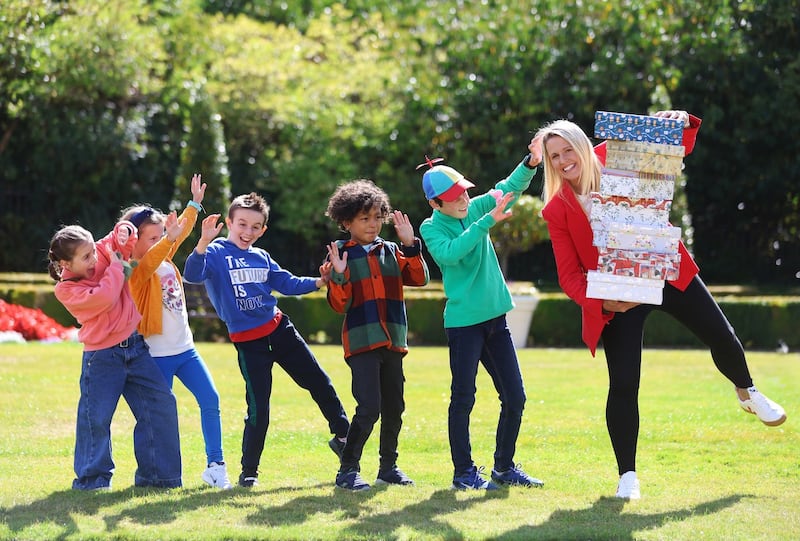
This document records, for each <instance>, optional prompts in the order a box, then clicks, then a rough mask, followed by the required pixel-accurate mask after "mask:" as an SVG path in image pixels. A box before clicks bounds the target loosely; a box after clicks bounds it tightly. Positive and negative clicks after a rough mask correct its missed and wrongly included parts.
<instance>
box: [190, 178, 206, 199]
mask: <svg viewBox="0 0 800 541" xmlns="http://www.w3.org/2000/svg"><path fill="white" fill-rule="evenodd" d="M202 178H203V177H202V175H200V174H198V173H195V174H194V175H192V184H191V188H192V201H194V202H195V203H197V204H198V205H199V204H200V203H202V202H203V197H205V195H206V183H205V182H203V183H201V179H202Z"/></svg>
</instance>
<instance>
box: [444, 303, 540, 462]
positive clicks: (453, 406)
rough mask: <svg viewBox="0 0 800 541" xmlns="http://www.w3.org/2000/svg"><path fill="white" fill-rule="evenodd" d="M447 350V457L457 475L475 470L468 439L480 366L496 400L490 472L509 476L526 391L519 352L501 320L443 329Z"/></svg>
mask: <svg viewBox="0 0 800 541" xmlns="http://www.w3.org/2000/svg"><path fill="white" fill-rule="evenodd" d="M445 331H446V332H447V344H448V346H449V348H450V373H451V376H452V383H451V386H450V408H449V411H448V432H449V436H450V454H451V456H452V459H453V467H454V472H455V474H456V475H459V474H461V473H465V472H467V471H469V470H470V469H471V468H472V467H473V466H474V462H473V461H472V448H471V446H470V438H469V417H470V413H471V412H472V408H473V406H474V405H475V392H476V387H475V378H476V377H477V375H478V363H479V362H480V363H481V364H483V366H484V368H486V372H488V373H489V376H490V377H491V378H492V382H493V383H494V388H495V389H496V390H497V393H498V395H499V397H500V418H499V420H498V422H497V433H496V444H495V452H494V468H495V469H497V470H507V469H508V468H510V467H512V466H513V465H514V453H515V451H516V446H517V436H518V435H519V428H520V425H521V424H522V410H523V409H524V408H525V388H524V386H523V383H522V374H521V372H520V369H519V362H518V361H517V352H516V351H515V349H514V343H513V342H512V340H511V333H510V332H509V330H508V325H506V316H505V315H502V316H500V317H496V318H494V319H491V320H489V321H485V322H483V323H479V324H477V325H470V326H468V327H452V328H449V329H445Z"/></svg>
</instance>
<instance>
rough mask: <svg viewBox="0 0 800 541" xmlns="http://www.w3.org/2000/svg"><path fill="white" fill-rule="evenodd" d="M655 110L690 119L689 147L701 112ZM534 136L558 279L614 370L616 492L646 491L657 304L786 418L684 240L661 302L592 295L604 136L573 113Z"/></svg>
mask: <svg viewBox="0 0 800 541" xmlns="http://www.w3.org/2000/svg"><path fill="white" fill-rule="evenodd" d="M656 116H661V117H665V118H673V119H681V120H683V121H684V125H685V126H686V127H685V129H684V132H683V146H684V147H685V149H686V154H689V153H690V152H691V151H692V149H693V148H694V142H695V137H696V135H697V130H698V129H699V128H700V122H701V121H700V119H699V118H697V117H694V116H691V115H689V114H687V113H686V112H684V111H662V112H659V113H656ZM536 137H537V138H541V140H542V144H543V146H544V152H543V155H544V160H543V162H544V195H543V199H544V202H545V208H544V210H543V211H542V216H543V217H544V219H545V220H546V221H547V228H548V230H549V231H550V239H551V241H552V244H553V253H554V254H555V259H556V266H557V268H558V282H559V284H560V286H561V288H562V289H563V290H564V292H565V293H566V294H567V295H568V296H569V297H570V298H571V299H572V300H573V301H575V302H576V303H577V304H578V305H579V306H580V307H581V314H582V323H583V330H582V337H583V341H584V343H585V344H586V345H587V346H588V347H589V350H590V351H591V353H592V355H593V356H594V354H595V351H596V349H597V344H598V342H599V341H600V340H601V339H602V341H603V350H604V351H605V355H606V363H607V364H608V374H609V390H608V399H607V402H606V424H607V426H608V433H609V436H610V438H611V445H612V447H613V448H614V454H615V455H616V459H617V466H618V468H619V474H620V479H619V483H618V485H617V493H616V496H617V497H619V498H631V499H634V498H639V497H640V490H639V481H638V479H637V478H636V443H637V439H638V434H639V406H638V394H639V378H640V374H641V364H642V338H643V330H644V322H645V320H646V318H647V316H648V315H649V314H650V312H652V311H653V310H661V311H663V312H666V313H668V314H670V315H671V316H672V317H674V318H675V319H677V320H678V321H679V322H680V323H682V324H683V325H684V326H685V327H686V328H687V329H689V330H690V331H692V333H694V334H695V335H696V336H697V337H698V338H699V339H700V340H702V341H703V343H704V344H706V345H707V346H708V347H709V349H710V351H711V356H712V358H713V360H714V364H715V365H716V367H717V369H718V370H719V371H720V372H722V374H723V375H724V376H725V377H727V378H728V379H729V380H730V381H731V382H732V383H733V384H734V385H735V387H736V393H737V396H738V399H739V404H740V406H741V407H742V408H743V409H744V410H745V411H747V412H749V413H754V414H755V415H757V416H758V418H759V419H760V420H761V421H762V422H763V423H765V424H767V425H770V426H777V425H779V424H781V423H783V422H784V421H785V420H786V413H785V412H784V410H783V408H781V406H779V405H778V404H776V403H775V402H773V401H771V400H770V399H768V398H767V397H766V396H764V395H763V394H761V393H760V392H758V390H757V389H756V388H755V387H754V386H753V380H752V378H751V377H750V372H749V370H748V368H747V362H746V360H745V354H744V350H743V348H742V344H741V343H740V341H739V339H738V338H737V336H736V334H735V332H734V330H733V327H732V326H731V325H730V323H729V322H728V320H727V319H726V318H725V315H724V314H723V313H722V310H721V309H720V307H719V305H718V304H717V302H716V301H715V300H714V298H713V297H712V296H711V294H710V293H709V291H708V288H706V286H705V284H704V283H703V281H702V280H701V279H700V276H699V275H698V271H699V269H698V267H697V264H696V263H695V262H694V259H692V257H691V256H690V255H689V252H688V251H687V250H686V247H685V246H684V245H683V243H681V244H680V247H679V250H680V254H681V262H680V271H679V276H678V278H677V279H676V280H674V281H669V282H667V283H666V284H665V286H664V295H663V302H662V304H661V305H651V304H638V303H632V302H624V301H613V300H602V299H591V298H587V297H586V273H587V271H589V270H595V269H597V260H598V252H597V248H596V247H595V246H594V245H593V244H592V228H591V226H590V225H589V217H588V216H589V209H590V206H591V203H590V200H589V193H590V192H592V191H594V192H597V191H599V188H600V172H601V168H602V165H603V164H604V163H605V157H606V148H605V143H601V144H600V145H598V146H597V147H594V148H593V147H592V144H591V142H590V141H589V138H588V137H587V136H586V134H585V133H584V132H583V130H581V128H580V127H579V126H577V125H576V124H575V123H573V122H570V121H568V120H557V121H555V122H552V123H551V124H548V125H547V126H545V127H543V128H541V129H540V130H539V132H538V133H537V134H536Z"/></svg>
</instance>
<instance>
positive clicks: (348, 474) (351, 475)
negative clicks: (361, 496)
mask: <svg viewBox="0 0 800 541" xmlns="http://www.w3.org/2000/svg"><path fill="white" fill-rule="evenodd" d="M336 486H337V487H339V488H343V489H345V490H352V491H354V492H358V491H360V490H369V483H367V482H366V481H364V479H362V478H361V474H360V473H358V470H347V471H343V472H342V471H340V472H339V473H337V474H336Z"/></svg>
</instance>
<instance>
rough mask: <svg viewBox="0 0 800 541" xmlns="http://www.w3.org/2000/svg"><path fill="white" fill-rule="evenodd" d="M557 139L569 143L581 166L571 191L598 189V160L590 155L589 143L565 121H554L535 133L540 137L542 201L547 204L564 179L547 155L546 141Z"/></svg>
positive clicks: (574, 126)
mask: <svg viewBox="0 0 800 541" xmlns="http://www.w3.org/2000/svg"><path fill="white" fill-rule="evenodd" d="M556 136H557V137H561V138H562V139H564V140H565V141H566V142H567V144H569V145H570V146H571V147H572V148H573V150H575V153H576V154H577V156H578V160H579V161H580V164H581V178H580V180H579V181H578V186H577V188H576V189H575V191H576V192H577V193H579V194H587V193H589V192H592V191H597V190H599V189H600V170H601V168H602V166H601V164H600V160H599V159H598V158H597V155H595V153H594V148H593V147H592V142H591V141H589V138H588V137H587V136H586V134H585V133H584V132H583V130H582V129H581V128H580V126H578V125H577V124H575V123H574V122H571V121H569V120H556V121H553V122H551V123H550V124H547V125H545V126H543V127H541V128H539V131H537V132H536V137H541V138H542V160H543V162H544V187H543V189H542V200H543V201H544V203H545V204H547V203H549V202H550V200H551V199H553V197H555V196H556V194H557V193H558V192H559V191H560V190H561V187H562V186H563V184H564V179H563V178H562V177H561V173H560V172H559V171H558V170H557V169H556V168H555V167H554V166H553V163H552V162H551V161H550V155H549V154H548V153H547V141H548V140H549V139H550V138H552V137H556Z"/></svg>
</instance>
